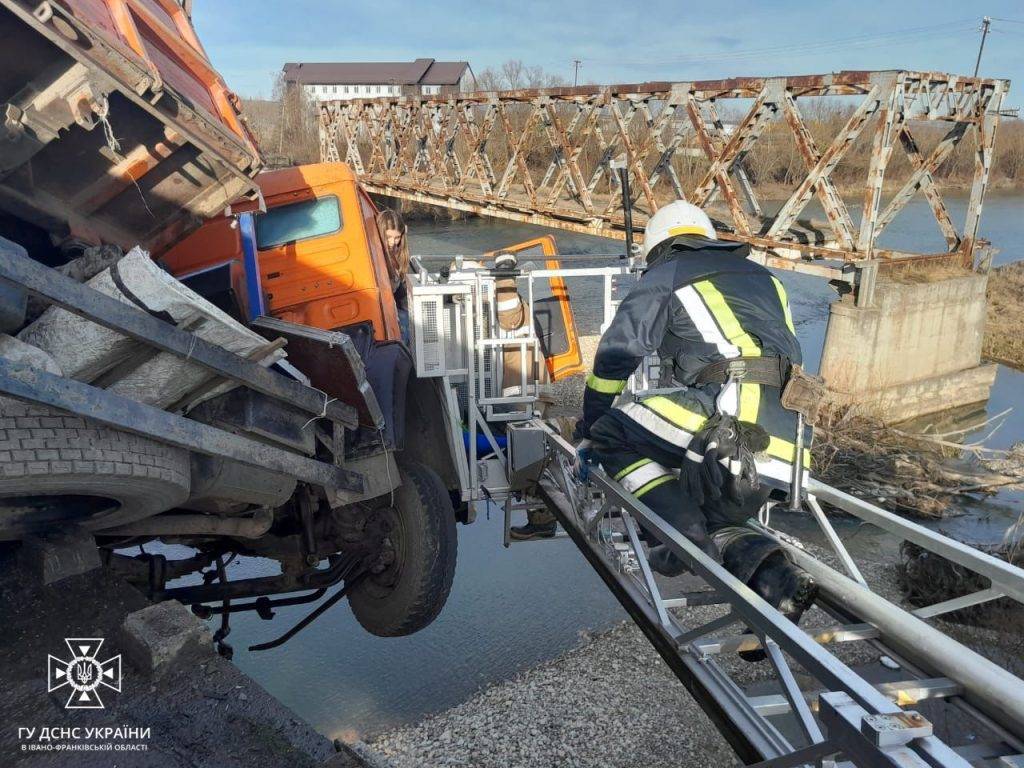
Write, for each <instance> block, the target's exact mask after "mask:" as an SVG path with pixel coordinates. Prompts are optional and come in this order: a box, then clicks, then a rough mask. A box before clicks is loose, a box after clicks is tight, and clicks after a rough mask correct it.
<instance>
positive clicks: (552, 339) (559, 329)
mask: <svg viewBox="0 0 1024 768" xmlns="http://www.w3.org/2000/svg"><path fill="white" fill-rule="evenodd" d="M537 248H540V250H541V255H543V256H544V259H545V261H544V264H545V267H546V268H547V269H558V268H559V266H560V265H559V262H558V258H557V257H558V248H557V246H556V245H555V238H553V237H552V236H551V235H545V236H544V237H538V238H535V239H533V240H526V241H524V242H522V243H516V244H515V245H510V246H508V247H505V248H499V249H498V250H496V251H491V252H490V253H487V254H485V256H486V258H487V259H488V260H493V259H494V257H495V256H496V255H497V254H499V253H515V254H521V253H525V252H527V251H531V250H534V249H537ZM548 286H549V288H550V291H551V296H550V300H542V301H543V304H544V305H545V306H550V305H551V304H552V303H553V304H554V305H555V306H556V307H557V310H558V311H557V312H556V313H554V314H553V315H551V316H549V317H546V318H544V319H543V320H542V318H539V317H538V314H539V312H540V305H541V303H542V301H538V300H537V298H536V297H534V312H533V314H534V324H535V325H538V326H544V327H543V328H542V329H540V330H539V331H538V333H540V334H541V335H542V336H544V337H545V338H544V341H545V342H546V343H542V345H541V347H542V349H543V351H544V355H545V362H546V363H547V367H548V373H549V374H551V380H552V381H559V380H561V379H565V378H568V377H569V376H573V375H575V374H578V373H583V372H584V365H583V352H582V350H581V349H580V338H579V334H578V333H577V331H576V319H575V317H574V316H573V313H572V305H571V303H570V301H569V289H568V287H567V286H566V284H565V280H564V279H563V278H561V277H552V278H549V279H548Z"/></svg>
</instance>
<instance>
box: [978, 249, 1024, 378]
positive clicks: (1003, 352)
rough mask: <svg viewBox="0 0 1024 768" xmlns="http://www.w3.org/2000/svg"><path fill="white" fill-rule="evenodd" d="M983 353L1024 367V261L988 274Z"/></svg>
mask: <svg viewBox="0 0 1024 768" xmlns="http://www.w3.org/2000/svg"><path fill="white" fill-rule="evenodd" d="M984 354H985V357H987V358H988V359H990V360H994V361H996V362H999V363H1003V364H1005V365H1010V366H1013V367H1014V368H1016V369H1018V370H1024V262H1016V263H1014V264H1005V265H1003V266H1001V267H996V268H995V269H993V270H992V273H991V275H989V280H988V316H987V318H986V322H985V346H984Z"/></svg>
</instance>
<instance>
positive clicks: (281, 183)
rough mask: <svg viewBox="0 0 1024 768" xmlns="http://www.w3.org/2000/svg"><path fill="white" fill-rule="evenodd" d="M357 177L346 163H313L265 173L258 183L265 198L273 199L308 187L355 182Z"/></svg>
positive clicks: (258, 178) (260, 176)
mask: <svg viewBox="0 0 1024 768" xmlns="http://www.w3.org/2000/svg"><path fill="white" fill-rule="evenodd" d="M355 180H356V176H355V174H354V173H352V169H351V168H349V167H348V165H346V164H345V163H311V164H309V165H293V166H291V167H290V168H279V169H278V170H275V171H263V172H262V173H261V174H259V175H258V176H257V177H256V183H257V184H259V185H260V190H262V192H263V196H264V197H273V196H274V195H280V194H284V193H287V192H294V191H295V190H297V189H303V188H306V187H320V186H323V185H325V184H335V183H338V182H344V181H355Z"/></svg>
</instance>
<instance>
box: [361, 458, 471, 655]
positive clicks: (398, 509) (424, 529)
mask: <svg viewBox="0 0 1024 768" xmlns="http://www.w3.org/2000/svg"><path fill="white" fill-rule="evenodd" d="M399 471H400V472H401V475H402V478H401V479H402V484H401V485H400V486H399V487H398V488H397V489H395V503H394V506H393V507H391V506H388V507H385V508H384V509H383V510H381V512H382V514H384V515H386V516H387V518H388V521H389V523H390V524H391V531H390V533H389V534H388V539H389V541H390V544H391V548H392V550H393V555H394V556H393V560H392V562H391V563H390V564H389V565H388V566H387V567H386V568H385V569H384V570H383V571H381V572H380V573H370V574H369V575H368V576H366V577H365V578H364V579H363V580H362V581H361V582H360V583H359V584H358V585H357V586H356V587H355V588H354V589H353V590H352V594H351V595H349V604H350V605H351V606H352V613H353V614H355V617H356V619H357V620H358V621H359V623H360V624H361V625H362V626H363V629H365V630H366V631H367V632H369V633H370V634H373V635H377V636H378V637H398V636H401V635H411V634H412V633H413V632H417V631H419V630H421V629H423V628H424V627H426V626H427V625H428V624H430V622H432V621H433V620H434V619H435V618H437V615H438V614H439V613H440V612H441V609H442V608H443V607H444V604H445V601H446V600H447V599H448V593H449V592H450V591H451V588H452V578H453V577H454V576H455V558H456V550H457V545H458V540H457V534H456V532H455V513H454V511H453V510H452V502H451V499H449V498H448V490H447V489H446V488H445V487H444V483H443V482H441V478H440V477H438V475H437V473H436V472H434V470H432V469H430V468H429V467H426V466H424V465H422V464H417V463H412V462H410V463H407V464H403V465H402V466H401V467H400V469H399ZM389 554H390V553H389Z"/></svg>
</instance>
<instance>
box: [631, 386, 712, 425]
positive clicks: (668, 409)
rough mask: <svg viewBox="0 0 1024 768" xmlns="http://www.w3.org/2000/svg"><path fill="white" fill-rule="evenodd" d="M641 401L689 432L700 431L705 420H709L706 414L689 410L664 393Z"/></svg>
mask: <svg viewBox="0 0 1024 768" xmlns="http://www.w3.org/2000/svg"><path fill="white" fill-rule="evenodd" d="M641 402H642V403H643V404H644V405H645V406H647V407H648V408H650V409H651V410H652V411H654V412H655V413H656V414H658V415H659V416H661V417H663V418H665V419H668V420H669V421H670V422H672V423H673V424H675V425H676V426H677V427H682V428H683V429H685V430H686V431H687V432H698V431H699V430H700V428H701V427H703V426H704V422H705V421H707V417H706V416H702V415H701V414H699V413H694V412H693V411H690V410H687V409H686V408H683V406H681V405H679V404H678V403H674V402H672V401H671V400H669V399H668V398H667V397H665V396H664V395H655V396H654V397H649V398H647V399H646V400H643V401H641Z"/></svg>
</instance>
